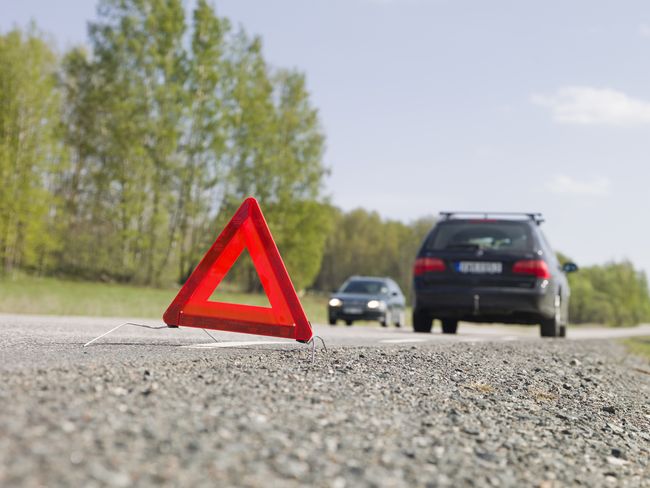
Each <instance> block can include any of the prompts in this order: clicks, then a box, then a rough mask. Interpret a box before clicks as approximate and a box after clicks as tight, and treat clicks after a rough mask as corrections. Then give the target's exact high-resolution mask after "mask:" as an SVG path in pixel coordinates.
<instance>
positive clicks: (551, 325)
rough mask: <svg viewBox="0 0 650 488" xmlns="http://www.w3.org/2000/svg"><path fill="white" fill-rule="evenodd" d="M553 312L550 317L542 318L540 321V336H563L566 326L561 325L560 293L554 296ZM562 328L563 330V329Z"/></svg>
mask: <svg viewBox="0 0 650 488" xmlns="http://www.w3.org/2000/svg"><path fill="white" fill-rule="evenodd" d="M554 305H555V313H554V314H553V317H551V318H550V319H542V321H541V323H540V334H541V336H542V337H564V336H565V335H566V327H565V326H563V325H562V299H561V298H560V295H557V296H556V297H555V304H554ZM563 329H564V330H563Z"/></svg>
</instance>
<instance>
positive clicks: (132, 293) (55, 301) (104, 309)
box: [0, 276, 327, 323]
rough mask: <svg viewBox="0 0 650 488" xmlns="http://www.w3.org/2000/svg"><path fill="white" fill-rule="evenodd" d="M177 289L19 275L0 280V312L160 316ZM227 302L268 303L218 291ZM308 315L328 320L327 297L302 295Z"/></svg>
mask: <svg viewBox="0 0 650 488" xmlns="http://www.w3.org/2000/svg"><path fill="white" fill-rule="evenodd" d="M177 292H178V290H177V289H158V288H145V287H137V286H129V285H118V284H109V283H89V282H82V281H69V280H60V279H55V278H35V277H31V276H17V277H14V278H7V279H3V280H0V313H19V314H37V315H86V316H100V317H141V318H161V317H162V314H163V312H164V311H165V310H166V308H167V306H168V305H169V304H170V302H171V301H172V299H173V298H174V297H175V296H176V293H177ZM213 299H218V300H220V301H224V302H233V303H245V304H249V305H259V306H268V300H267V298H266V296H265V295H262V294H250V293H237V292H232V291H223V292H219V290H217V292H215V294H214V295H213ZM301 302H302V305H303V307H304V309H305V312H306V313H307V317H308V318H309V320H310V321H311V322H314V323H325V321H326V313H327V312H326V306H327V298H326V297H323V296H313V295H306V296H304V297H302V298H301Z"/></svg>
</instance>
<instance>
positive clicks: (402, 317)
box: [394, 310, 406, 327]
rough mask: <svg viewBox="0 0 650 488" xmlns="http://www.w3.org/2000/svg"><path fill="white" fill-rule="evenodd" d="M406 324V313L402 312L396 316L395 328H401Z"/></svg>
mask: <svg viewBox="0 0 650 488" xmlns="http://www.w3.org/2000/svg"><path fill="white" fill-rule="evenodd" d="M405 322H406V312H404V310H402V311H401V312H399V313H398V314H397V320H395V322H394V323H395V327H402V326H403V325H405Z"/></svg>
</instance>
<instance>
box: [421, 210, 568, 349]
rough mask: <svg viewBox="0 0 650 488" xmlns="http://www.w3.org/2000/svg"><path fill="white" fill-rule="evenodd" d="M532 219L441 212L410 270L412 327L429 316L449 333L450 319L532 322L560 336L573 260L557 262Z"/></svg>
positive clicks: (545, 333) (452, 329) (426, 327)
mask: <svg viewBox="0 0 650 488" xmlns="http://www.w3.org/2000/svg"><path fill="white" fill-rule="evenodd" d="M542 222H543V219H542V216H541V215H540V214H536V213H530V214H502V213H477V212H443V213H441V219H440V220H439V222H438V223H437V224H436V225H435V226H434V228H433V229H432V230H431V232H430V233H429V235H427V237H426V238H425V239H424V242H423V243H422V247H421V248H420V251H419V253H418V255H417V258H416V260H415V265H414V267H413V289H414V306H413V328H414V330H415V331H416V332H431V328H432V321H433V319H439V320H440V321H441V323H442V331H443V332H444V333H446V334H455V333H456V330H457V327H458V321H460V320H463V321H469V322H501V323H520V324H540V330H541V335H542V337H564V336H565V334H566V326H567V323H568V310H569V296H570V290H569V284H568V281H567V278H566V273H570V272H573V271H576V270H577V269H578V267H577V266H576V265H575V264H573V263H566V264H564V265H563V266H562V265H560V263H559V261H558V259H557V257H556V255H555V253H554V252H553V250H552V248H551V246H550V245H549V243H548V241H547V240H546V238H545V237H544V234H543V233H542V230H541V228H540V225H541V224H542Z"/></svg>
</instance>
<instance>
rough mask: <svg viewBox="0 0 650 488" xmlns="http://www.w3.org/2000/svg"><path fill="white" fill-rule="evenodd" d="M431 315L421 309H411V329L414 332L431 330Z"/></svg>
mask: <svg viewBox="0 0 650 488" xmlns="http://www.w3.org/2000/svg"><path fill="white" fill-rule="evenodd" d="M432 325H433V317H431V315H429V314H428V313H427V312H424V311H422V310H413V330H414V331H415V332H431V326H432Z"/></svg>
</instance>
